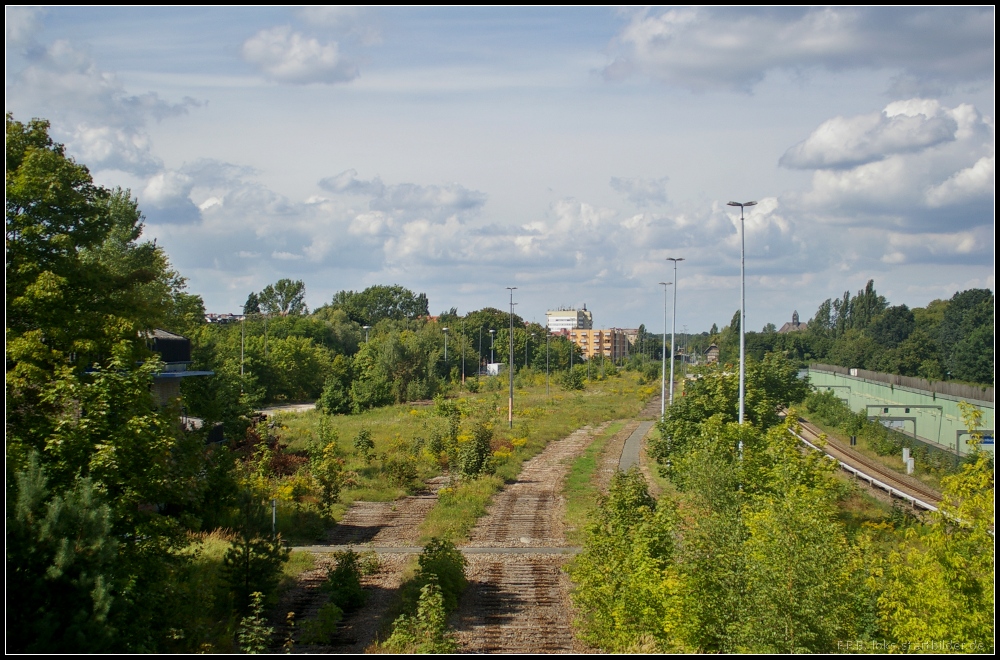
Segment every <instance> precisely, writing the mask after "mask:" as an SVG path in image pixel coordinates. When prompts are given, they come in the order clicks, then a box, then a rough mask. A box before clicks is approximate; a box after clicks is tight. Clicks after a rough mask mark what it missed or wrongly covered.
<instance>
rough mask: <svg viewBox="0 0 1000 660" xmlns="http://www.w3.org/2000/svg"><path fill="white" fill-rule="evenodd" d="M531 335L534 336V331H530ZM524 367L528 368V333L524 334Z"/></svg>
mask: <svg viewBox="0 0 1000 660" xmlns="http://www.w3.org/2000/svg"><path fill="white" fill-rule="evenodd" d="M531 336H532V337H534V336H535V333H534V332H532V333H531ZM524 368H525V369H527V368H528V333H525V334H524Z"/></svg>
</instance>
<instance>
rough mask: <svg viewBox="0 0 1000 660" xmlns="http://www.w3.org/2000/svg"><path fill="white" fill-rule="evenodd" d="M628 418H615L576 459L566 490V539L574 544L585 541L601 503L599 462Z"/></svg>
mask: <svg viewBox="0 0 1000 660" xmlns="http://www.w3.org/2000/svg"><path fill="white" fill-rule="evenodd" d="M623 426H625V422H624V421H619V422H614V423H612V424H611V425H610V426H608V428H607V429H606V430H605V431H604V432H603V433H601V434H600V435H599V436H597V437H596V438H594V441H593V442H591V443H590V446H588V447H587V448H586V449H585V450H584V452H583V455H582V456H580V457H579V458H577V459H576V460H575V461H573V465H572V466H571V467H570V470H569V474H567V475H566V485H565V487H564V488H563V494H564V496H565V497H566V540H567V541H568V542H569V543H570V544H571V545H583V542H584V538H585V537H586V533H585V529H584V528H585V526H586V523H587V519H588V517H589V516H590V512H591V511H592V510H593V509H594V508H595V507H596V506H597V499H598V497H599V496H600V492H599V490H598V488H597V486H596V485H595V484H594V477H595V476H596V473H597V466H598V465H599V464H600V460H601V454H603V453H604V448H605V447H606V446H607V444H608V440H610V439H611V438H613V437H614V436H615V434H617V433H618V432H619V431H621V430H622V427H623Z"/></svg>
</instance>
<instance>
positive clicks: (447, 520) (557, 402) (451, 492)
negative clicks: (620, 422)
mask: <svg viewBox="0 0 1000 660" xmlns="http://www.w3.org/2000/svg"><path fill="white" fill-rule="evenodd" d="M552 393H553V395H552V396H551V397H546V395H545V385H544V380H542V382H541V384H531V385H529V386H528V387H526V388H524V389H522V390H521V391H519V392H518V394H517V395H516V396H515V423H514V428H513V429H511V428H510V427H509V426H506V425H505V426H504V427H502V428H501V429H498V431H497V441H498V443H499V444H501V445H504V444H507V445H512V446H513V447H514V449H513V450H512V451H510V453H509V454H503V455H497V454H496V453H495V454H494V464H495V470H494V473H493V474H492V475H488V476H481V477H479V478H477V479H473V480H467V481H463V482H460V483H458V484H457V485H456V486H455V487H454V488H453V489H448V490H445V491H444V492H443V493H439V496H438V502H437V504H436V505H435V506H434V508H432V509H431V510H430V512H429V513H428V515H427V517H426V519H425V520H424V522H423V524H422V525H421V528H420V531H421V539H424V540H426V539H430V538H432V537H438V538H443V539H447V540H450V541H453V542H455V543H458V542H461V541H462V540H464V539H465V538H466V537H467V535H468V533H469V531H470V530H471V529H472V527H473V526H474V525H475V524H476V520H477V519H478V518H479V517H480V516H482V515H483V514H484V513H485V512H486V508H487V507H488V506H489V503H490V501H491V499H492V497H493V495H494V494H495V493H497V492H498V491H499V490H500V489H501V488H503V486H504V484H505V483H507V482H510V481H513V480H515V479H516V478H517V475H518V474H520V472H521V466H522V465H523V463H524V461H526V460H528V459H530V458H532V457H533V456H535V455H537V454H538V453H540V452H541V451H542V450H543V449H544V448H545V447H546V446H547V445H548V444H549V443H550V442H552V441H553V440H558V439H559V438H563V437H565V436H566V435H568V434H569V433H572V432H573V431H574V430H576V429H578V428H581V427H583V426H586V425H596V424H600V423H602V422H605V421H608V420H612V419H621V418H629V417H633V416H635V415H636V414H637V413H638V412H639V410H641V408H642V404H643V398H642V397H643V396H644V395H645V393H644V392H643V391H641V390H640V388H639V387H638V384H637V376H636V375H635V374H629V373H624V372H623V373H622V375H620V376H617V377H614V378H608V379H605V380H603V381H598V382H590V383H588V384H587V389H586V390H584V391H583V392H563V391H559V390H553V391H552ZM467 396H474V395H467ZM480 396H481V395H480ZM519 402H520V403H519ZM518 411H520V414H519V415H518ZM504 412H506V409H504ZM522 443H523V444H522ZM442 495H443V496H442Z"/></svg>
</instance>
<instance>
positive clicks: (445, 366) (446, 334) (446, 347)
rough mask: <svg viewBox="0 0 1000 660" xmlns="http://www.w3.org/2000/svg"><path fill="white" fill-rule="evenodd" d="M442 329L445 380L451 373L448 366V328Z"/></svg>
mask: <svg viewBox="0 0 1000 660" xmlns="http://www.w3.org/2000/svg"><path fill="white" fill-rule="evenodd" d="M441 329H442V330H443V331H444V371H445V377H444V378H445V380H446V381H447V380H448V376H450V375H451V369H449V368H448V328H441Z"/></svg>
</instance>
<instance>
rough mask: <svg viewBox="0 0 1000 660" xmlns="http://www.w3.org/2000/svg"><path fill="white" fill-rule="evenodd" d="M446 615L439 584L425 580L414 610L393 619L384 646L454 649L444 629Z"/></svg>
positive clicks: (417, 650)
mask: <svg viewBox="0 0 1000 660" xmlns="http://www.w3.org/2000/svg"><path fill="white" fill-rule="evenodd" d="M447 616H448V613H447V611H446V610H445V606H444V596H443V595H442V593H441V587H439V586H438V585H437V583H436V582H433V581H432V582H429V583H427V584H425V585H424V586H423V587H422V588H421V589H420V597H419V599H418V600H417V612H416V614H415V615H413V616H407V615H406V614H403V615H401V616H400V617H399V618H398V619H396V622H395V623H394V624H393V627H392V635H390V636H389V639H387V640H386V642H385V648H386V649H387V650H389V651H392V652H394V653H454V652H455V651H456V650H457V648H458V645H457V644H456V643H455V637H454V634H453V633H451V632H449V630H448V623H447V621H446V619H447Z"/></svg>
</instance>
